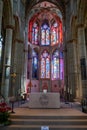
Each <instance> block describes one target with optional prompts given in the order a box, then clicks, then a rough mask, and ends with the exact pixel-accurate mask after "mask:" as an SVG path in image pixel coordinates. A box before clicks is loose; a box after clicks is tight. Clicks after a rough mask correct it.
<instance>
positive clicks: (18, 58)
mask: <svg viewBox="0 0 87 130" xmlns="http://www.w3.org/2000/svg"><path fill="white" fill-rule="evenodd" d="M22 44H23V41H21V40H20V39H15V51H14V65H13V73H15V74H16V77H15V78H16V80H15V82H14V83H13V85H12V86H13V88H14V89H13V95H14V96H15V95H17V92H18V91H19V89H21V75H22V55H23V48H22V47H21V45H22Z"/></svg>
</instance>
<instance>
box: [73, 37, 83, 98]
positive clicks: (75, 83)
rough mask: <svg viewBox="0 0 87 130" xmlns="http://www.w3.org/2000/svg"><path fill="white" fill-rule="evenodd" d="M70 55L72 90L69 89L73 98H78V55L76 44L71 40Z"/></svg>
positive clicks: (79, 84)
mask: <svg viewBox="0 0 87 130" xmlns="http://www.w3.org/2000/svg"><path fill="white" fill-rule="evenodd" d="M71 44H72V53H73V58H72V77H71V80H72V88H71V93H72V94H73V95H75V98H77V99H78V98H80V95H79V89H80V86H81V83H80V81H79V66H78V53H77V50H78V48H77V42H76V40H74V39H73V40H72V42H71Z"/></svg>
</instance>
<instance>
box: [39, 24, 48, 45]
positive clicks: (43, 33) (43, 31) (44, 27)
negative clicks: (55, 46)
mask: <svg viewBox="0 0 87 130" xmlns="http://www.w3.org/2000/svg"><path fill="white" fill-rule="evenodd" d="M41 45H50V28H49V25H48V24H47V23H44V24H43V25H42V26H41Z"/></svg>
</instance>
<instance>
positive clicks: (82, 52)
mask: <svg viewBox="0 0 87 130" xmlns="http://www.w3.org/2000/svg"><path fill="white" fill-rule="evenodd" d="M78 51H79V55H78V58H79V61H78V62H79V63H78V64H79V74H80V75H79V77H80V82H82V78H81V62H80V61H81V59H82V58H84V59H85V62H86V45H85V31H84V27H83V25H78ZM86 69H87V68H86ZM86 71H87V70H86ZM82 84H83V86H84V81H83V83H81V85H80V89H79V95H80V97H82V96H84V95H83V93H84V92H82V91H83V89H82V87H83V86H82ZM84 90H85V89H84Z"/></svg>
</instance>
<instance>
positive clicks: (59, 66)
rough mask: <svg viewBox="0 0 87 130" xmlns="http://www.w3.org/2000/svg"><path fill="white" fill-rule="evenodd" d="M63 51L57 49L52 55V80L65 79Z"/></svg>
mask: <svg viewBox="0 0 87 130" xmlns="http://www.w3.org/2000/svg"><path fill="white" fill-rule="evenodd" d="M63 68H64V66H63V53H62V52H59V51H58V50H55V51H54V52H53V56H52V80H54V79H61V80H62V79H63V73H64V71H63Z"/></svg>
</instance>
